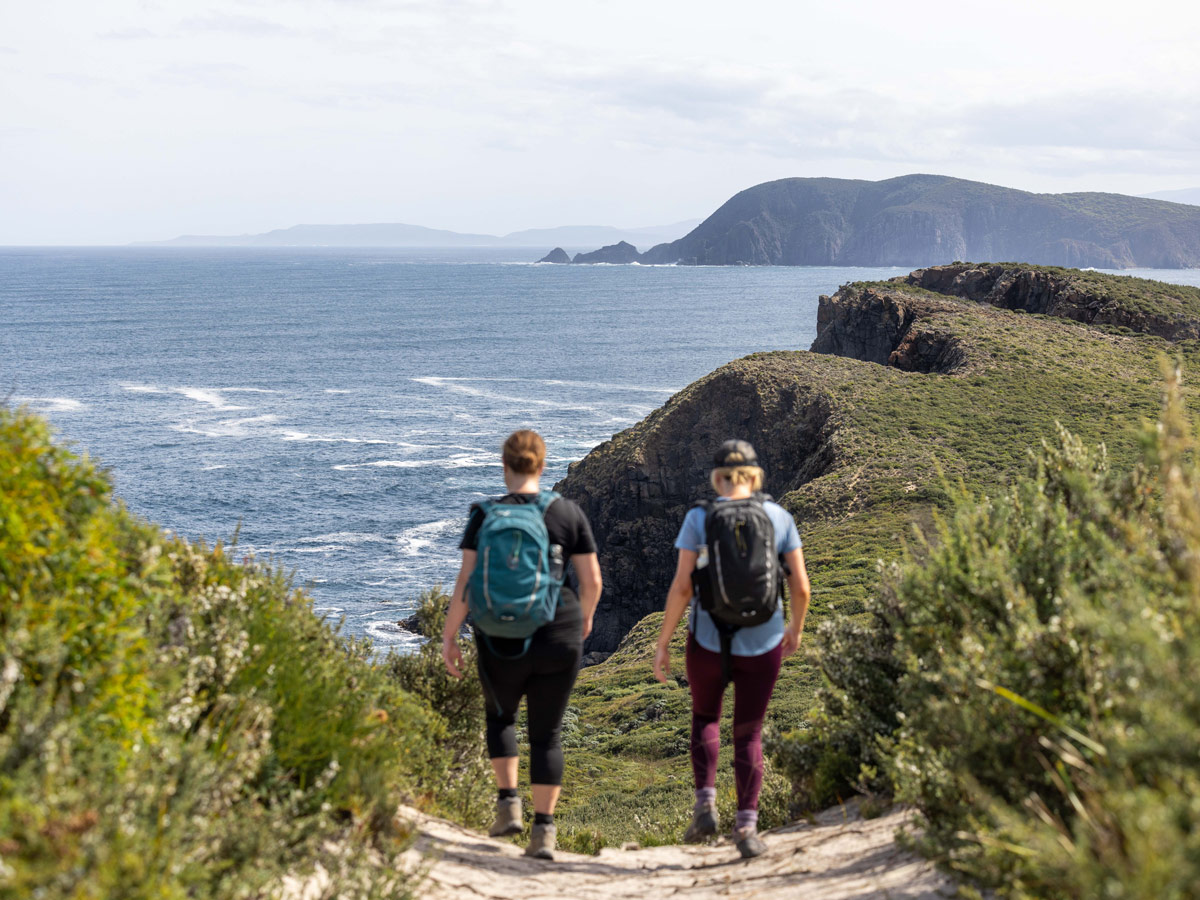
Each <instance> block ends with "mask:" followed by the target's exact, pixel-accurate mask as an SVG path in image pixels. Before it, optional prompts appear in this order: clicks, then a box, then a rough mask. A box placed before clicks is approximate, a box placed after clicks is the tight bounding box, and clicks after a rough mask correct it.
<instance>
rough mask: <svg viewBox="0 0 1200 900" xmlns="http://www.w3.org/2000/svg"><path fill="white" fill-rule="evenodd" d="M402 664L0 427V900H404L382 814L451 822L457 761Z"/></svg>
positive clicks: (466, 800)
mask: <svg viewBox="0 0 1200 900" xmlns="http://www.w3.org/2000/svg"><path fill="white" fill-rule="evenodd" d="M415 669H416V664H415V663H414V664H410V665H408V666H407V667H405V666H401V667H395V666H392V667H383V666H378V665H375V664H373V663H372V661H371V655H370V649H369V647H368V646H367V645H365V644H363V643H358V642H355V641H351V640H347V639H345V638H343V637H340V636H339V635H338V634H337V633H336V630H335V629H333V628H331V627H329V626H328V625H326V624H324V623H323V622H322V621H321V620H320V619H319V618H318V617H317V616H316V615H314V614H313V612H312V610H311V604H310V600H309V598H308V597H307V596H306V595H305V594H304V593H303V592H301V591H299V590H296V589H295V588H293V587H292V585H291V584H290V583H289V580H288V579H287V577H285V576H284V575H283V574H282V573H280V572H278V571H275V570H274V569H272V568H270V567H267V566H264V565H261V564H259V563H257V562H255V561H254V560H252V559H246V558H243V557H242V555H241V554H240V553H239V552H238V550H237V548H236V546H221V545H217V546H215V547H205V546H201V545H194V544H189V543H187V542H184V541H181V540H179V539H177V538H172V537H169V536H167V535H165V534H164V533H162V532H161V531H159V530H158V529H157V528H155V527H153V526H150V525H147V524H146V523H143V522H140V521H138V520H137V519H136V518H135V517H133V516H131V515H129V514H128V513H126V512H125V511H124V510H122V509H121V508H120V507H119V506H115V505H113V503H112V500H111V495H110V487H109V483H108V481H107V479H106V478H105V476H104V474H103V472H101V471H100V470H98V469H97V468H96V467H95V466H94V465H93V464H92V463H90V462H89V461H88V460H87V459H86V458H80V457H78V456H75V455H74V454H72V453H71V452H69V451H68V450H65V449H63V448H62V447H60V446H57V445H56V444H55V443H53V442H52V440H51V435H50V433H49V430H48V429H47V427H46V426H45V425H44V424H43V423H42V422H41V421H40V420H38V419H36V418H34V417H32V416H29V415H26V414H24V413H22V412H19V411H18V412H14V411H11V410H8V409H4V408H0V897H4V898H13V900H17V898H21V900H24V898H32V897H38V898H47V900H51V898H60V897H61V898H67V897H70V898H116V897H121V898H155V900H161V898H185V897H186V898H234V897H237V898H249V897H264V896H268V895H269V894H271V893H273V892H274V891H276V890H277V889H278V888H279V886H280V884H281V878H282V877H283V876H284V875H286V874H289V873H291V874H294V875H297V876H304V875H307V874H309V873H311V872H313V871H314V868H315V867H316V866H318V865H320V866H322V867H324V868H325V870H326V871H327V872H329V873H330V874H331V875H332V876H333V877H334V878H335V880H336V883H337V885H338V894H337V895H338V896H339V897H368V896H379V895H380V894H381V893H386V895H387V896H406V895H407V892H408V879H407V878H406V877H402V876H400V875H398V874H397V872H396V871H395V870H394V869H392V868H391V867H390V865H389V863H390V862H391V861H392V860H393V859H395V857H396V855H397V854H398V853H399V852H400V851H401V850H402V849H403V848H404V846H405V845H406V839H407V833H406V829H405V826H404V823H403V822H398V821H396V819H395V812H396V807H397V804H398V803H400V802H401V801H408V802H417V803H423V804H425V805H427V806H429V805H432V806H433V807H434V808H445V809H453V810H454V811H456V812H458V813H459V814H460V815H461V814H462V811H463V810H464V809H469V808H470V807H471V803H472V802H473V797H472V794H473V791H474V788H473V787H472V786H469V785H468V786H463V785H461V784H459V783H458V779H457V774H458V772H459V771H460V770H461V769H462V768H463V767H464V765H466V764H468V763H469V762H470V760H471V759H472V758H474V759H477V758H478V757H479V747H478V741H475V744H474V745H473V746H472V745H471V743H470V741H467V742H465V743H464V742H463V741H462V740H460V735H459V732H458V731H456V723H455V721H454V719H453V718H452V717H447V716H444V715H442V714H440V713H438V712H434V711H433V710H432V709H431V708H430V706H429V703H428V701H427V699H422V697H428V696H429V695H428V694H421V695H420V696H418V695H416V694H413V693H409V692H407V691H405V690H404V689H403V687H402V684H409V685H419V679H418V678H416V677H414V675H415V674H418V673H416V671H415ZM475 730H476V731H478V728H476V729H475ZM456 785H457V786H456Z"/></svg>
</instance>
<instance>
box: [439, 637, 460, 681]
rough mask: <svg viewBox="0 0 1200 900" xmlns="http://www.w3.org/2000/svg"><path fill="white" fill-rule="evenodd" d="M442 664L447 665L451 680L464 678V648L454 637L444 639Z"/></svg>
mask: <svg viewBox="0 0 1200 900" xmlns="http://www.w3.org/2000/svg"><path fill="white" fill-rule="evenodd" d="M442 662H444V663H445V664H446V671H447V672H449V673H450V677H451V678H462V668H463V656H462V648H460V647H459V646H458V640H457V639H456V638H455V637H453V636H451V637H443V638H442Z"/></svg>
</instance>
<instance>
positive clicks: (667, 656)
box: [654, 644, 671, 684]
mask: <svg viewBox="0 0 1200 900" xmlns="http://www.w3.org/2000/svg"><path fill="white" fill-rule="evenodd" d="M670 674H671V646H670V644H659V645H658V646H657V647H655V648H654V677H655V678H657V679H658V680H659V681H661V682H662V683H663V684H666V683H667V676H668V675H670Z"/></svg>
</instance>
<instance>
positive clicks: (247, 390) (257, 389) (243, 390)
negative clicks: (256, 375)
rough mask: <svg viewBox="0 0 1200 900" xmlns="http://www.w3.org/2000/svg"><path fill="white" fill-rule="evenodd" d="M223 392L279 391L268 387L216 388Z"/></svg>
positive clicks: (260, 392)
mask: <svg viewBox="0 0 1200 900" xmlns="http://www.w3.org/2000/svg"><path fill="white" fill-rule="evenodd" d="M218 390H220V391H221V392H222V393H224V394H278V393H280V392H279V391H275V390H271V389H270V388H247V387H223V388H218Z"/></svg>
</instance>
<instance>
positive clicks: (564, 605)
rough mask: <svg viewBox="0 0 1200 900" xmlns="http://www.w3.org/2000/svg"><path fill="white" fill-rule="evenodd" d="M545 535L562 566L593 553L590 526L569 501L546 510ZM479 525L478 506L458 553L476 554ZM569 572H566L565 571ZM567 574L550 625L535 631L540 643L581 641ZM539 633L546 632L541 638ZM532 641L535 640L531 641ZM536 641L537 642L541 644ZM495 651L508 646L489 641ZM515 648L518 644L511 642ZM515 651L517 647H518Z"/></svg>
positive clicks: (529, 497)
mask: <svg viewBox="0 0 1200 900" xmlns="http://www.w3.org/2000/svg"><path fill="white" fill-rule="evenodd" d="M537 496H538V495H537V494H505V495H504V496H503V497H496V498H494V499H495V502H498V503H532V502H533V501H534V500H536V499H537ZM545 521H546V533H547V534H548V535H549V537H550V543H551V544H558V546H560V547H562V548H563V563H564V564H567V563H570V561H571V557H572V556H577V555H580V554H584V553H595V552H596V539H595V538H594V537H593V536H592V526H591V525H590V524H589V523H588V520H587V516H585V515H584V514H583V510H582V509H580V508H579V506H578V505H577V504H576V503H575V502H574V501H572V500H568V499H566V498H565V497H559V498H558V499H557V500H555V501H554V502H553V503H551V504H550V505H549V506H548V507H547V508H546V520H545ZM482 525H483V510H482V509H480V508H479V507H478V506H472V507H471V517H470V519H468V520H467V530H466V531H464V532H463V536H462V540H461V541H459V544H458V546H459V549H460V550H476V549H478V547H479V528H480V526H482ZM568 571H569V570H568ZM571 575H573V573H570V572H569V574H568V577H567V580H566V584H564V585H563V589H562V602H561V603H559V605H558V612H557V614H556V615H555V617H554V621H553V622H550V623H548V624H546V625H545V626H543V627H542V628H541V629H539V637H540V639H541V641H547V642H549V641H552V642H554V643H571V644H574V643H578V642H581V641H582V639H583V638H582V631H581V628H582V622H583V617H582V613H581V611H580V608H579V596H578V595H577V594H576V593H575V590H574V588H573V587H572V585H573V584H574V583H575V579H574V578H573V577H571ZM542 632H546V633H545V634H544V635H543V634H542ZM535 639H536V638H535ZM541 641H539V642H541ZM493 642H494V643H495V644H496V646H497V649H498V650H499V651H500V652H502V653H504V652H509V650H510V649H511V648H508V642H506V641H504V640H503V639H501V638H495V639H493ZM514 643H516V644H519V643H520V642H514ZM517 649H518V650H519V649H520V647H519V646H518V647H517Z"/></svg>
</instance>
